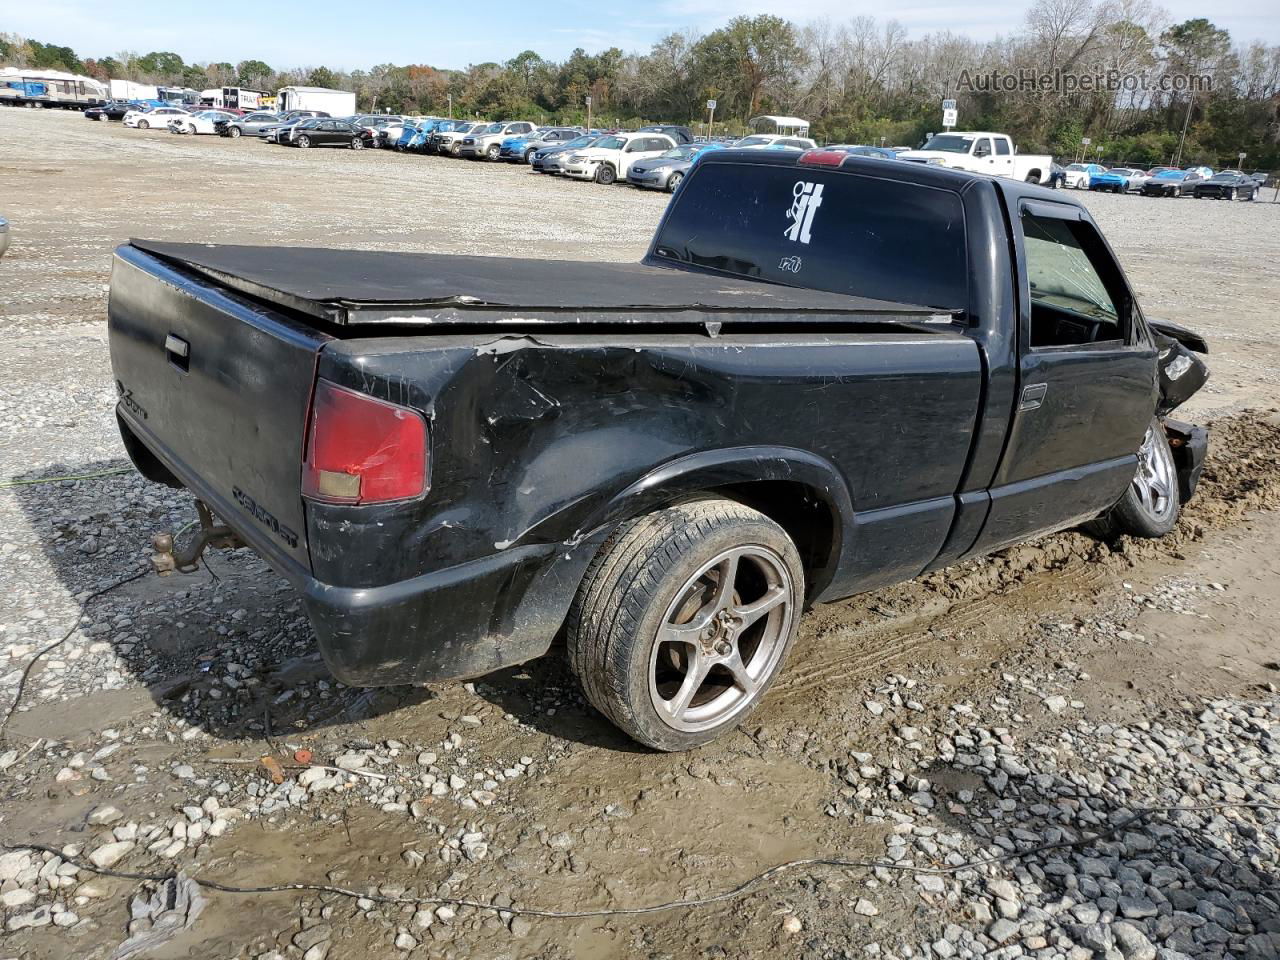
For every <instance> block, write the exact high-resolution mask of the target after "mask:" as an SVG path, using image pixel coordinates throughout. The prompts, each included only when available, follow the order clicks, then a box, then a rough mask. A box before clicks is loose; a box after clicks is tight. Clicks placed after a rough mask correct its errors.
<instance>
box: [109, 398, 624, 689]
mask: <svg viewBox="0 0 1280 960" xmlns="http://www.w3.org/2000/svg"><path fill="white" fill-rule="evenodd" d="M116 412H117V415H118V418H119V421H120V427H121V433H122V434H123V435H124V440H125V446H126V448H127V449H128V451H129V455H130V458H131V459H132V460H133V462H134V465H135V466H137V467H138V469H139V471H140V472H142V474H143V475H144V476H146V477H148V478H149V479H152V480H156V481H157V482H165V480H164V478H163V477H162V476H160V475H159V474H158V473H157V471H156V470H155V465H154V464H150V463H147V462H146V458H145V456H143V455H142V454H141V451H140V450H139V445H140V446H141V447H142V448H143V449H145V450H146V451H147V452H149V453H150V454H152V455H153V456H154V457H155V458H156V460H158V461H159V462H160V463H161V464H162V465H163V467H164V468H165V469H166V470H168V471H169V472H170V473H172V475H173V477H174V478H176V479H177V481H178V482H179V483H181V485H182V486H184V487H186V488H187V489H188V490H190V491H191V492H192V493H193V494H195V496H197V497H199V498H200V499H201V500H203V501H204V502H205V503H206V504H207V505H208V506H209V507H210V509H212V510H213V512H214V513H215V514H217V515H218V518H219V519H220V520H222V521H223V522H226V523H228V524H229V525H230V526H231V527H232V529H233V530H235V532H236V534H237V535H238V536H239V537H240V539H241V540H243V541H244V542H245V543H246V544H248V545H249V547H250V548H251V549H252V550H253V551H254V552H255V553H257V554H258V555H259V556H260V557H262V558H263V559H264V560H265V561H266V562H267V563H268V564H269V565H270V566H271V568H272V569H273V570H275V571H276V572H277V573H279V574H280V575H281V576H283V577H284V578H285V579H286V580H288V581H289V583H290V584H291V585H292V586H293V587H294V589H296V590H297V591H298V592H299V593H300V594H301V595H302V599H303V603H304V605H305V607H306V611H307V616H308V617H309V618H310V620H311V626H312V628H313V629H314V630H315V633H316V641H317V643H318V645H319V647H320V652H321V654H322V655H323V656H324V660H325V663H326V664H327V665H328V667H329V669H330V670H331V671H332V672H333V675H334V676H335V677H336V678H337V679H339V680H341V681H342V682H343V683H346V684H348V685H350V686H357V687H372V686H382V685H386V684H401V683H431V682H436V681H442V680H455V679H460V678H463V677H476V676H482V675H483V674H486V673H492V672H493V671H495V670H499V669H502V668H503V667H509V666H513V665H515V664H518V663H524V662H525V661H527V660H532V659H533V658H535V657H539V656H541V655H542V654H544V653H546V652H547V649H548V648H549V647H550V646H551V642H552V641H553V640H554V639H555V636H556V633H557V632H558V631H559V629H560V626H561V624H563V623H564V619H565V616H566V615H567V614H568V610H569V605H570V604H571V603H572V602H573V597H574V594H575V593H576V592H577V589H578V584H579V583H580V582H581V580H582V577H583V574H584V573H585V572H586V568H587V564H588V563H589V562H590V560H591V557H592V556H593V555H594V554H595V551H596V549H597V548H598V546H599V544H600V543H601V542H602V539H603V535H604V534H603V533H601V534H600V535H599V536H597V537H592V538H589V539H588V540H584V541H583V542H582V543H579V544H578V545H576V546H575V547H573V548H566V546H565V545H564V544H562V543H550V544H530V545H527V546H513V547H510V548H508V549H506V550H503V551H500V552H498V553H495V554H492V555H490V556H487V557H482V558H480V559H478V560H473V561H470V562H468V563H462V564H458V565H457V566H453V567H449V568H446V569H443V570H434V571H431V572H430V573H426V574H423V575H421V576H418V577H413V578H412V579H409V580H404V581H401V582H398V583H390V584H385V585H381V586H376V587H338V586H333V585H332V584H327V583H324V582H322V581H320V580H317V579H316V578H315V577H313V576H312V575H311V572H310V570H308V569H307V568H306V567H304V566H302V565H301V564H299V563H298V562H297V561H296V560H294V559H293V558H292V557H290V556H288V555H286V554H284V553H283V552H282V551H281V550H280V549H279V548H278V547H277V546H276V545H275V543H274V542H273V540H272V538H271V536H270V531H268V530H267V529H266V528H265V527H256V526H250V525H249V524H247V523H244V522H242V521H241V520H239V519H238V518H239V517H240V516H241V514H239V513H237V511H236V510H235V509H233V507H232V505H231V504H230V503H228V502H227V500H226V498H225V496H223V495H222V494H220V493H219V492H218V491H217V490H214V489H212V488H211V487H210V486H209V485H207V484H206V483H205V482H204V481H202V480H201V478H200V477H199V476H198V475H197V474H196V473H194V472H193V471H192V470H191V469H190V468H189V467H187V466H186V465H185V464H183V463H182V462H181V461H180V460H179V459H178V458H177V457H175V456H174V455H173V453H172V452H171V451H170V450H169V449H168V448H167V447H166V446H165V444H164V443H163V442H161V441H160V440H159V439H158V438H157V437H155V436H154V435H152V434H150V433H149V432H147V430H146V429H145V427H142V426H140V425H139V424H138V422H137V421H136V420H134V419H133V418H131V417H130V416H129V414H128V412H127V411H126V410H124V409H123V408H122V407H118V408H117V411H116ZM228 518H230V519H228Z"/></svg>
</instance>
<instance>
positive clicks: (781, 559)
mask: <svg viewBox="0 0 1280 960" xmlns="http://www.w3.org/2000/svg"><path fill="white" fill-rule="evenodd" d="M738 550H744V551H756V552H758V554H759V555H760V556H767V557H768V558H769V561H768V562H773V563H774V564H775V569H776V571H777V572H778V573H780V574H781V575H782V578H781V580H780V583H781V584H783V586H779V587H771V588H768V589H770V590H785V591H786V594H787V595H786V597H785V600H784V601H783V602H782V603H779V604H778V605H777V606H776V607H774V608H773V610H771V611H770V612H769V613H765V614H763V615H760V617H759V619H758V620H756V621H755V624H752V625H751V626H748V627H746V629H745V630H743V631H742V634H741V638H742V640H741V644H739V639H738V638H735V639H734V641H733V643H734V646H735V648H740V649H738V653H737V654H735V655H739V656H740V659H739V661H738V663H739V665H741V664H742V663H743V662H744V660H745V662H746V663H748V664H749V665H751V667H752V668H753V669H759V670H760V672H759V675H758V686H756V687H755V689H754V690H753V691H752V692H750V693H745V692H739V689H738V687H737V685H736V684H730V685H729V687H728V689H727V692H728V693H729V695H730V697H731V698H737V702H736V703H734V704H731V705H730V706H729V707H727V708H726V709H727V711H728V712H726V714H725V715H724V716H723V718H720V717H719V716H718V715H714V716H713V719H714V720H715V722H714V725H712V726H707V727H705V728H703V729H697V730H689V729H681V728H679V727H678V726H675V725H673V723H671V722H669V721H668V719H667V718H666V717H665V716H664V715H663V714H662V713H660V712H659V710H658V708H657V707H656V706H655V703H654V699H653V696H652V694H651V679H650V675H651V670H653V669H656V668H655V663H656V660H657V655H658V653H661V652H662V651H661V650H658V651H655V648H657V647H659V646H660V641H659V630H660V628H661V627H662V626H663V625H664V624H668V623H670V622H671V620H670V619H669V618H671V616H672V613H673V610H674V609H676V605H677V602H678V601H680V599H681V597H683V596H688V594H687V593H686V592H685V591H686V589H687V588H688V586H689V584H690V583H691V582H692V581H691V578H695V577H697V575H698V573H699V571H700V570H702V569H703V568H704V567H706V565H707V564H708V563H711V562H713V561H715V560H716V559H717V558H719V557H720V556H722V555H723V554H725V553H726V551H730V552H732V551H738ZM749 559H750V558H749ZM715 569H716V571H717V572H719V570H720V569H721V568H719V567H717V568H715ZM733 569H735V570H736V569H738V567H734V568H733ZM753 569H754V568H753ZM761 569H763V568H761ZM737 582H738V581H735V586H736V583H737ZM712 592H713V593H714V589H713V591H712ZM733 597H734V601H733V602H734V603H735V604H740V605H741V606H744V607H745V606H746V605H747V604H748V603H749V602H750V598H746V597H744V598H742V599H741V600H740V599H739V594H738V592H737V591H736V590H735V591H734V594H733ZM803 598H804V569H803V567H802V565H801V563H800V555H799V553H798V552H797V551H796V547H795V544H794V543H792V541H791V538H790V537H789V536H787V534H786V532H785V531H784V530H783V529H782V528H781V527H780V526H778V525H777V524H776V523H774V522H773V521H772V520H770V519H769V518H768V517H766V516H765V515H764V514H762V513H760V512H759V511H756V510H753V509H751V508H750V507H746V506H743V505H742V504H740V503H737V502H735V501H732V500H724V499H719V498H706V499H699V500H692V501H688V502H685V503H680V504H676V505H674V506H670V507H667V508H664V509H662V510H658V511H656V512H654V513H651V514H648V515H646V516H643V517H638V518H636V519H634V520H630V521H627V522H626V523H624V524H622V525H621V526H620V527H619V528H618V529H617V530H616V531H615V532H614V533H613V535H612V536H611V537H610V538H609V539H608V540H607V541H606V542H605V543H604V545H603V546H602V547H601V548H600V550H599V552H598V553H597V554H596V556H595V558H594V559H593V560H592V562H591V565H590V566H589V567H588V569H587V572H586V575H585V576H584V577H583V581H582V584H581V586H580V587H579V589H578V595H577V597H576V598H575V599H574V603H573V606H572V608H571V609H570V611H569V617H568V621H567V625H566V627H567V629H566V639H567V646H568V655H569V664H570V667H571V668H572V670H573V672H574V674H575V675H576V676H577V677H578V680H579V682H580V683H581V684H582V688H583V691H584V693H585V694H586V696H587V699H588V700H590V701H591V703H592V705H593V706H595V707H596V709H597V710H599V711H600V712H601V713H603V714H604V715H605V716H606V717H607V718H608V719H609V720H611V721H613V723H614V724H615V725H617V726H618V727H619V728H621V729H622V730H623V731H624V732H625V733H627V734H628V735H629V736H631V737H632V738H633V739H635V740H637V741H639V742H640V743H643V744H645V745H646V746H649V747H653V748H654V749H657V750H666V751H678V750H689V749H692V748H694V747H698V746H701V745H702V744H704V743H707V742H709V741H711V740H714V739H715V738H716V737H718V736H720V735H721V734H722V733H724V732H725V731H726V730H728V729H730V728H732V727H734V726H736V725H737V724H738V723H740V722H741V721H742V719H743V718H744V717H746V716H747V715H748V714H749V713H750V712H751V711H752V710H753V709H754V708H755V706H756V705H757V704H758V703H759V702H760V699H761V698H762V697H763V695H764V694H765V692H766V691H767V690H768V688H769V685H770V684H771V683H772V682H773V680H774V678H775V677H776V676H777V674H778V672H779V670H780V669H781V667H782V664H783V663H784V662H785V661H786V657H787V653H788V652H789V650H790V647H791V643H792V641H793V639H794V637H795V633H796V626H797V624H798V623H799V620H800V614H801V609H802V606H803ZM701 600H702V598H701V597H697V598H695V602H698V603H700V602H701ZM713 606H714V602H713V601H712V602H709V603H706V604H705V605H703V606H699V608H698V610H697V611H690V613H691V618H690V619H679V621H678V622H679V624H680V625H682V626H683V625H686V624H688V623H690V622H692V620H693V619H696V618H697V617H698V616H700V615H701V614H702V613H703V612H704V611H707V610H710V609H711V608H712V607H713ZM756 624H759V625H760V628H761V629H760V631H759V632H757V633H755V634H754V637H755V638H757V639H756V640H755V641H752V640H750V639H748V636H749V633H750V632H751V631H753V630H755V625H756ZM771 636H772V637H775V639H773V640H769V641H767V642H768V643H769V646H768V647H766V645H765V644H766V640H765V639H764V638H766V637H771ZM752 642H757V643H758V646H756V647H755V649H754V652H752V651H748V652H747V653H741V650H745V649H746V648H747V645H748V644H750V643H752ZM765 650H768V651H769V653H768V654H767V656H766V657H765V658H764V659H757V658H758V657H759V656H760V654H761V651H765ZM707 676H708V681H707V683H708V685H710V684H711V679H710V678H711V676H712V674H708V675H707ZM726 676H727V674H726ZM695 686H696V685H695ZM697 689H707V688H697ZM695 699H696V698H695ZM712 706H714V702H713V704H712Z"/></svg>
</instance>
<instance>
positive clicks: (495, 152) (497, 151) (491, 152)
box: [484, 143, 502, 160]
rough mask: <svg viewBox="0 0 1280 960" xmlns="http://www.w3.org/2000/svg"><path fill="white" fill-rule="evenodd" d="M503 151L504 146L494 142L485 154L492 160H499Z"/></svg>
mask: <svg viewBox="0 0 1280 960" xmlns="http://www.w3.org/2000/svg"><path fill="white" fill-rule="evenodd" d="M501 153H502V147H500V146H499V145H498V144H496V143H492V144H490V145H489V147H488V148H487V149H486V150H485V152H484V155H485V156H486V157H488V158H489V159H490V160H497V159H498V157H499V156H500V155H501Z"/></svg>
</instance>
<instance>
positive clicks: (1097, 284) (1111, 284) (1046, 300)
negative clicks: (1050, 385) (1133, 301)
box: [1022, 212, 1130, 348]
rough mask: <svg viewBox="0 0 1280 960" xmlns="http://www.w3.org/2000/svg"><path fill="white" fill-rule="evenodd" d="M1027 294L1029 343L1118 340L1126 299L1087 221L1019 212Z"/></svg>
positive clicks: (1126, 315)
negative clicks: (1028, 292)
mask: <svg viewBox="0 0 1280 960" xmlns="http://www.w3.org/2000/svg"><path fill="white" fill-rule="evenodd" d="M1022 235H1023V241H1024V242H1023V248H1024V250H1025V253H1026V271H1027V281H1028V284H1029V287H1030V292H1031V346H1032V347H1033V348H1035V347H1057V346H1067V345H1072V344H1085V343H1117V344H1118V343H1121V342H1123V341H1124V339H1125V337H1126V334H1127V333H1128V329H1129V313H1130V309H1129V298H1128V294H1127V292H1125V289H1124V283H1123V280H1122V279H1121V277H1120V273H1119V270H1118V269H1117V267H1116V265H1115V263H1114V261H1113V260H1112V259H1111V256H1110V254H1109V253H1108V252H1107V249H1106V247H1105V246H1104V245H1103V243H1102V238H1101V237H1099V236H1098V233H1097V231H1096V230H1095V229H1094V228H1093V227H1092V225H1090V224H1088V223H1085V222H1084V221H1080V220H1060V219H1058V218H1057V217H1048V216H1043V217H1042V216H1035V215H1034V214H1032V213H1030V212H1024V213H1023V215H1022Z"/></svg>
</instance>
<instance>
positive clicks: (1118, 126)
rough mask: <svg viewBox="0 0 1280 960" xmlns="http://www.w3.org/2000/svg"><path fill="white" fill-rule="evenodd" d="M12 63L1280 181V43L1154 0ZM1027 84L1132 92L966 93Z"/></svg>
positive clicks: (382, 104) (0, 46) (65, 51)
mask: <svg viewBox="0 0 1280 960" xmlns="http://www.w3.org/2000/svg"><path fill="white" fill-rule="evenodd" d="M0 62H4V63H7V64H12V65H17V66H31V67H50V68H57V69H65V70H68V71H71V72H83V73H86V74H88V75H90V76H94V77H97V78H99V79H104V80H105V79H107V78H120V79H130V80H138V81H142V82H158V83H171V84H181V85H184V86H190V87H196V88H203V87H209V86H224V85H238V86H245V87H250V88H254V89H261V90H267V91H272V90H274V89H276V88H277V87H280V86H284V85H286V84H309V85H313V86H324V87H336V88H341V89H347V90H355V91H356V92H357V93H358V94H359V101H360V105H361V108H362V109H369V110H380V111H381V110H389V111H391V112H396V113H408V114H434V115H445V114H446V113H451V114H452V115H453V116H468V117H469V116H477V117H481V118H487V119H499V118H509V117H522V118H530V119H535V120H539V121H542V122H561V123H569V122H574V123H581V122H582V121H583V120H584V119H585V116H586V97H587V96H588V95H590V96H591V98H592V102H593V106H592V112H593V114H594V117H595V118H598V119H599V121H600V122H602V123H611V124H612V123H616V124H619V125H624V124H625V125H630V124H634V123H637V122H639V121H655V120H663V121H669V122H683V123H689V124H691V125H695V126H698V125H701V124H703V123H705V121H706V108H705V102H706V100H708V99H712V98H713V99H715V100H717V102H718V106H717V111H716V119H717V129H718V130H727V131H729V132H742V131H743V130H744V129H745V126H746V121H747V120H748V119H749V118H750V117H752V116H756V115H758V114H762V113H780V114H789V115H798V116H802V117H804V118H806V119H808V120H810V121H812V123H813V128H812V129H813V135H814V136H815V137H816V138H818V139H819V140H825V141H830V142H834V141H840V142H848V143H879V142H881V141H882V140H883V141H884V142H885V143H887V144H890V145H898V144H908V145H915V144H917V143H918V142H919V141H920V139H921V138H922V137H923V136H924V134H925V133H927V132H930V131H933V130H936V129H938V128H939V126H940V121H941V115H940V101H941V100H942V99H944V98H952V99H955V100H957V101H958V106H959V110H960V118H961V126H962V127H963V128H968V129H994V130H1000V131H1004V132H1008V133H1010V134H1012V135H1013V136H1014V138H1015V140H1016V141H1017V142H1018V143H1019V145H1020V149H1022V150H1025V151H1036V152H1050V153H1053V154H1054V155H1055V156H1058V157H1061V158H1064V159H1068V160H1069V159H1072V158H1074V157H1076V156H1078V155H1080V154H1081V153H1082V151H1084V149H1085V148H1083V147H1082V145H1081V140H1082V138H1085V137H1089V138H1091V140H1092V145H1091V146H1090V147H1089V148H1088V151H1087V152H1088V154H1089V158H1090V159H1092V158H1094V157H1096V156H1101V158H1102V159H1104V160H1107V159H1110V160H1119V159H1125V160H1128V161H1130V162H1134V163H1148V164H1154V163H1162V162H1168V161H1169V160H1170V158H1171V157H1172V156H1173V154H1174V152H1175V150H1176V148H1177V145H1178V142H1179V140H1180V139H1182V138H1184V137H1185V146H1184V148H1183V151H1182V159H1183V161H1184V162H1191V161H1203V162H1207V163H1210V164H1213V165H1222V164H1225V163H1228V162H1229V163H1231V164H1232V165H1234V163H1235V157H1236V155H1237V153H1239V152H1245V153H1247V154H1248V157H1249V159H1248V160H1247V161H1246V166H1249V167H1251V168H1252V167H1260V168H1267V169H1276V168H1280V46H1274V45H1267V44H1263V43H1261V42H1254V43H1249V44H1239V43H1236V42H1233V40H1232V38H1231V37H1230V35H1229V34H1228V33H1227V31H1225V30H1222V29H1220V28H1218V27H1216V26H1215V25H1214V24H1212V23H1211V22H1209V21H1208V20H1205V19H1193V20H1188V21H1185V22H1183V23H1173V22H1172V21H1171V20H1170V18H1169V16H1168V14H1167V13H1166V12H1165V11H1164V10H1162V9H1161V8H1160V7H1158V6H1156V5H1154V4H1153V3H1152V2H1151V0H1036V2H1035V3H1034V4H1033V6H1032V7H1031V8H1030V10H1029V11H1028V13H1027V15H1026V19H1025V22H1024V24H1023V26H1022V28H1021V29H1020V30H1019V31H1017V32H1016V33H1013V34H1011V35H1009V36H1002V37H997V38H996V39H994V40H989V41H976V40H972V39H970V38H968V37H965V36H962V35H957V34H954V33H950V32H940V33H928V34H925V35H923V36H920V37H918V38H917V39H908V37H907V33H906V29H905V28H904V27H903V26H902V25H901V24H900V23H898V22H897V21H894V20H885V21H881V20H877V19H875V18H873V17H855V18H853V19H851V20H846V21H840V22H836V21H832V20H820V21H816V22H812V23H808V24H804V25H799V24H795V23H792V22H790V21H788V20H785V19H783V18H780V17H776V16H771V15H761V16H756V17H736V18H734V19H733V20H731V21H729V23H728V24H726V25H725V26H724V27H722V28H721V29H719V30H715V31H712V32H711V33H708V34H705V35H699V34H696V33H693V32H677V33H672V34H669V35H667V36H665V37H663V38H662V39H661V40H659V41H658V42H657V43H655V44H654V45H653V47H652V49H650V50H649V51H648V52H647V53H624V52H623V51H622V50H620V49H618V48H616V47H611V48H609V49H606V50H603V51H600V52H599V53H594V54H589V53H587V52H586V51H585V50H582V49H577V50H574V51H573V52H572V53H571V54H570V55H569V56H568V57H567V58H566V59H565V60H563V61H558V62H557V61H553V60H547V59H544V58H543V57H541V56H539V55H538V54H537V53H536V52H534V51H532V50H526V51H524V52H523V53H520V54H518V55H517V56H515V57H512V58H511V59H510V60H507V61H505V62H503V63H497V62H486V63H477V64H471V65H470V66H468V67H467V68H466V69H463V70H452V69H442V68H437V67H432V66H427V65H420V64H414V65H407V66H397V65H394V64H390V63H386V64H380V65H377V66H374V67H372V68H370V69H368V70H355V71H351V72H344V71H340V70H331V69H329V68H327V67H323V66H321V67H301V68H291V69H286V70H277V69H273V68H272V67H271V66H269V65H268V64H266V63H264V62H262V61H261V60H244V61H241V62H240V63H236V64H232V63H200V64H188V63H185V62H184V61H183V59H182V57H181V56H179V55H178V54H176V53H172V52H152V53H147V54H145V55H139V54H136V53H133V52H128V51H125V52H120V53H117V54H115V55H114V56H110V57H104V58H102V59H97V60H95V59H80V58H79V57H77V55H76V54H75V52H74V51H73V50H71V49H70V48H68V47H61V46H55V45H53V44H45V43H40V42H37V41H34V40H27V39H24V38H21V37H16V36H13V35H7V34H4V35H0ZM1020 70H1027V71H1030V72H1031V73H1041V72H1045V71H1053V70H1062V71H1064V72H1068V73H1072V74H1076V75H1081V74H1087V75H1094V74H1106V73H1107V72H1108V71H1118V72H1119V73H1120V74H1122V75H1125V76H1128V77H1132V78H1135V79H1134V80H1133V81H1132V85H1131V86H1132V88H1131V89H1123V90H1119V91H1104V90H1088V91H1082V90H1078V91H1074V92H1064V91H1056V90H1055V91H1039V92H1024V91H1018V92H1003V91H1000V90H990V89H981V87H980V86H979V85H975V84H972V83H971V84H969V85H968V87H967V88H965V89H958V81H959V80H960V79H961V78H962V77H963V76H966V74H967V75H968V76H970V77H971V78H972V77H984V76H987V75H989V74H991V73H992V72H993V71H995V72H1000V73H1006V74H1007V73H1015V74H1016V73H1017V72H1018V71H1020ZM1187 74H1194V75H1199V76H1207V77H1209V78H1210V82H1211V85H1212V89H1211V90H1208V91H1187V90H1185V89H1165V88H1164V87H1163V86H1162V78H1172V77H1175V76H1178V75H1187ZM1098 147H1101V148H1102V149H1101V151H1100V153H1099V152H1098V151H1097V148H1098Z"/></svg>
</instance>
